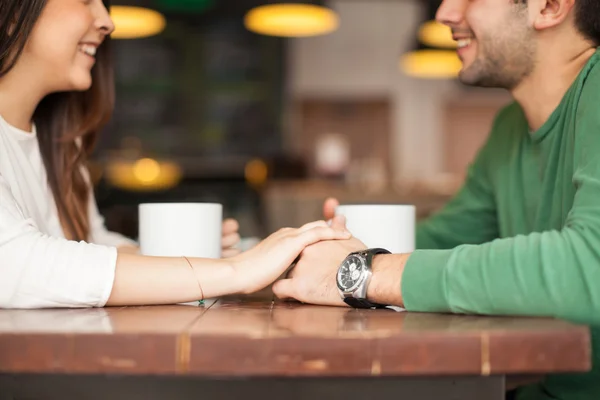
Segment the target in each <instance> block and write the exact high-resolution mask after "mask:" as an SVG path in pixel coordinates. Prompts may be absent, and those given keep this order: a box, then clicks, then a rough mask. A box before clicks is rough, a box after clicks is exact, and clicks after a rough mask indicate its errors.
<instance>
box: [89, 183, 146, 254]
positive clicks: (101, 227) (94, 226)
mask: <svg viewBox="0 0 600 400" xmlns="http://www.w3.org/2000/svg"><path fill="white" fill-rule="evenodd" d="M88 215H89V218H90V242H92V243H95V244H101V245H104V246H113V247H122V246H131V247H137V246H138V244H137V243H136V242H135V241H133V240H131V239H129V238H127V237H125V236H123V235H121V234H119V233H116V232H111V231H109V230H108V229H106V225H105V223H104V217H102V215H100V212H99V211H98V206H96V199H95V198H94V191H93V190H92V189H90V200H89V204H88Z"/></svg>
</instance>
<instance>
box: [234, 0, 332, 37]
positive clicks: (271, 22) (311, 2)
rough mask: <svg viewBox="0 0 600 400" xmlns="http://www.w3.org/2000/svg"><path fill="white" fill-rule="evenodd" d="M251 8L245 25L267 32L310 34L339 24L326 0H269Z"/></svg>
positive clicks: (328, 29)
mask: <svg viewBox="0 0 600 400" xmlns="http://www.w3.org/2000/svg"><path fill="white" fill-rule="evenodd" d="M265 3H266V4H264V5H262V6H258V7H256V8H253V9H251V10H250V11H248V13H247V14H246V15H245V17H244V25H245V26H246V28H247V29H248V30H250V31H252V32H255V33H259V34H261V35H268V36H280V37H307V36H317V35H324V34H327V33H330V32H333V31H335V30H336V29H337V28H338V26H339V16H338V15H337V13H336V12H335V11H333V10H332V9H331V8H329V7H326V6H325V5H324V1H317V0H304V1H300V0H281V1H277V0H266V1H265Z"/></svg>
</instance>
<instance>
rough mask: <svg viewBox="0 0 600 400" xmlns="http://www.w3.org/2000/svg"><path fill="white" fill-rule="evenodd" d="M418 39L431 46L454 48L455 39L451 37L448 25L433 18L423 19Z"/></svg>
mask: <svg viewBox="0 0 600 400" xmlns="http://www.w3.org/2000/svg"><path fill="white" fill-rule="evenodd" d="M419 40H420V41H421V43H424V44H426V45H428V46H432V47H441V48H446V49H455V48H456V41H455V40H454V39H452V30H451V29H450V27H449V26H447V25H444V24H440V23H439V22H437V21H436V20H435V19H432V20H429V21H425V22H424V23H423V24H422V25H421V27H420V28H419Z"/></svg>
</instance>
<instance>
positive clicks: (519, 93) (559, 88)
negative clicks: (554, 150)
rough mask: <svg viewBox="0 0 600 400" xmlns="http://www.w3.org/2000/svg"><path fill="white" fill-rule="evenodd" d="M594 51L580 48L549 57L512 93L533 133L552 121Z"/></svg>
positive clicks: (588, 47) (591, 48) (593, 49)
mask: <svg viewBox="0 0 600 400" xmlns="http://www.w3.org/2000/svg"><path fill="white" fill-rule="evenodd" d="M595 51H596V48H595V47H591V46H581V48H579V49H575V50H574V51H572V52H571V53H564V52H558V53H557V54H556V55H549V56H547V57H546V59H545V60H543V61H538V65H537V66H536V70H535V72H534V73H532V74H531V75H530V76H528V77H527V78H526V79H525V80H524V81H523V82H522V83H521V84H520V85H519V86H517V87H516V88H515V89H514V90H512V91H511V93H512V95H513V97H514V98H515V100H516V101H517V102H518V103H519V104H520V105H521V108H523V111H524V112H525V116H526V118H527V121H528V123H529V129H530V130H531V131H536V130H538V129H539V128H541V127H542V125H544V123H545V122H546V121H547V120H548V118H550V115H551V114H552V112H554V110H555V109H556V107H558V105H559V104H560V102H561V100H562V98H563V97H564V95H565V93H566V92H567V90H569V87H571V85H572V84H573V82H574V81H575V79H576V78H577V75H579V73H580V72H581V70H582V68H583V67H584V66H585V64H586V63H587V62H588V60H589V59H590V58H591V57H592V55H594V53H595Z"/></svg>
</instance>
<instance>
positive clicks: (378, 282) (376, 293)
mask: <svg viewBox="0 0 600 400" xmlns="http://www.w3.org/2000/svg"><path fill="white" fill-rule="evenodd" d="M334 202H336V200H335V199H331V200H328V201H326V202H325V207H324V208H325V209H327V206H328V205H329V206H330V207H331V206H333V209H335V205H334ZM345 222H346V219H345V218H344V216H337V217H335V218H334V219H333V220H332V227H334V228H335V227H338V228H339V227H344V226H345ZM366 248H367V246H366V245H365V244H364V243H362V242H361V241H360V240H358V239H356V238H351V239H348V240H335V241H323V242H319V243H316V244H314V245H312V246H309V247H307V248H306V249H304V251H303V252H302V254H301V257H300V260H299V261H298V263H297V264H296V266H295V267H294V269H293V270H292V271H290V273H289V274H288V279H283V280H280V281H278V282H276V283H275V284H274V285H273V292H274V293H275V295H276V296H277V297H279V298H281V299H296V300H298V301H301V302H303V303H311V304H320V305H329V306H345V305H346V304H345V303H344V302H343V301H342V299H341V297H340V294H339V291H338V288H337V283H336V274H337V271H338V269H339V266H340V264H341V263H342V261H344V259H345V258H346V257H347V256H348V254H350V253H352V252H354V251H359V250H365V249H366ZM409 257H410V254H381V255H377V256H375V257H374V258H373V265H372V270H373V275H372V277H371V281H370V283H369V287H368V289H367V299H368V300H369V301H371V302H373V303H378V304H385V305H393V306H399V307H404V300H403V299H402V291H401V282H402V273H403V272H404V265H405V264H406V261H407V260H408V258H409Z"/></svg>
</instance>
